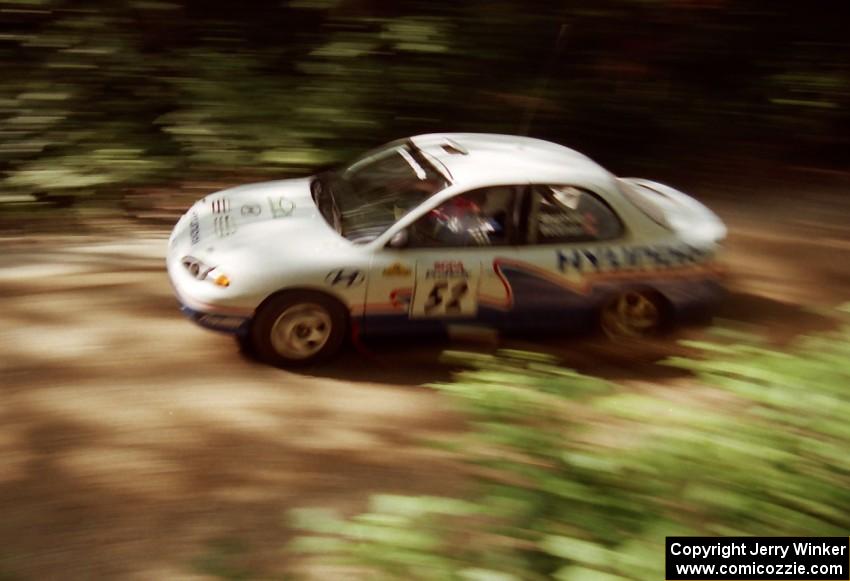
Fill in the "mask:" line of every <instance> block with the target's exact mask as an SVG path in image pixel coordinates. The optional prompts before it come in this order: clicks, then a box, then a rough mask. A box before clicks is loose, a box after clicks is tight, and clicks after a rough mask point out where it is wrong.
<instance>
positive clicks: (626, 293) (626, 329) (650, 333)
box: [599, 288, 671, 340]
mask: <svg viewBox="0 0 850 581" xmlns="http://www.w3.org/2000/svg"><path fill="white" fill-rule="evenodd" d="M630 315H631V317H630ZM629 318H631V319H632V321H631V322H630V321H629V320H628V319H629ZM670 321H671V307H670V303H669V302H668V301H667V299H666V298H664V296H663V295H661V293H659V292H658V291H656V290H653V289H650V288H628V289H623V290H622V291H620V292H618V293H616V294H614V295H612V296H611V297H609V298H608V300H606V301H605V302H604V303H603V304H602V306H601V307H600V309H599V327H600V329H601V330H602V332H603V333H604V334H605V335H607V336H608V337H609V338H611V339H614V340H634V339H643V338H647V337H656V336H658V335H660V334H661V333H663V332H664V331H666V330H668V329H669V326H670Z"/></svg>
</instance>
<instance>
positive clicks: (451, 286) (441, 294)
mask: <svg viewBox="0 0 850 581" xmlns="http://www.w3.org/2000/svg"><path fill="white" fill-rule="evenodd" d="M468 292H469V284H468V283H467V282H466V280H458V281H451V282H450V281H447V280H438V281H436V282H434V286H433V287H432V288H431V292H430V293H428V300H427V301H425V306H424V309H425V314H426V315H434V314H437V312H438V311H440V309H441V308H442V310H443V312H444V313H445V314H447V315H453V314H460V313H461V304H460V302H461V301H462V300H463V297H465V296H466V294H467V293H468Z"/></svg>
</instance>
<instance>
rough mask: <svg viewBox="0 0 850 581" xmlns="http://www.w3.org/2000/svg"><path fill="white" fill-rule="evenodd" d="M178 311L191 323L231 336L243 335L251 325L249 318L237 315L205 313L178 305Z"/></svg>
mask: <svg viewBox="0 0 850 581" xmlns="http://www.w3.org/2000/svg"><path fill="white" fill-rule="evenodd" d="M180 310H181V311H182V312H183V314H184V315H186V317H188V318H189V320H190V321H192V322H193V323H195V324H197V325H199V326H201V327H203V328H205V329H210V330H212V331H218V332H220V333H229V334H232V335H243V334H245V333H247V332H248V327H249V326H250V324H251V318H250V317H243V316H238V315H225V314H221V313H205V312H203V311H198V310H196V309H193V308H192V307H189V306H187V305H185V304H183V303H180Z"/></svg>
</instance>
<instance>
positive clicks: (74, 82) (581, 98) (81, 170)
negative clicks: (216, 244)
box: [0, 0, 850, 201]
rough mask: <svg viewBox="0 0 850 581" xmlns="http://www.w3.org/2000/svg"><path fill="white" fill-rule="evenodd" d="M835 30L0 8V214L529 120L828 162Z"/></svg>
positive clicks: (842, 79) (699, 9)
mask: <svg viewBox="0 0 850 581" xmlns="http://www.w3.org/2000/svg"><path fill="white" fill-rule="evenodd" d="M841 24H842V23H841V19H836V18H833V17H832V16H831V14H830V13H829V11H817V10H811V9H810V8H809V7H808V6H806V5H805V4H800V5H799V6H796V5H793V3H775V5H770V6H766V5H765V3H764V2H760V1H757V0H738V1H736V2H734V3H733V2H727V1H726V0H712V1H702V2H682V1H679V0H675V1H674V0H653V1H647V0H600V1H597V2H594V3H592V6H590V4H588V3H581V2H563V1H561V0H542V1H539V2H535V3H534V5H533V6H531V5H529V3H528V2H524V1H522V0H505V1H501V2H498V3H493V2H484V1H481V0H476V1H472V2H460V3H458V2H425V1H424V0H403V1H401V2H392V3H375V2H351V1H343V0H289V1H281V0H256V1H255V2H252V3H251V5H250V7H246V6H242V5H240V4H238V3H226V2H211V1H209V0H203V1H202V0H173V1H160V0H110V1H108V2H107V1H106V0H76V1H73V2H72V1H70V0H0V65H2V67H3V71H4V74H3V77H2V79H0V201H2V197H3V196H5V195H14V196H18V197H20V196H21V195H27V194H50V195H63V196H68V195H71V196H74V195H88V194H93V193H99V192H113V193H114V192H115V190H116V189H119V188H122V187H125V186H128V185H133V184H140V183H149V182H163V181H166V180H173V179H175V178H178V177H180V178H185V179H191V178H194V177H197V176H203V177H207V176H208V175H209V174H210V173H211V172H219V171H226V172H229V173H233V172H238V171H243V170H244V171H249V170H250V172H251V173H257V172H266V173H269V174H272V173H274V174H282V173H295V172H306V171H308V170H310V169H312V168H314V167H316V166H317V165H322V164H325V163H328V162H334V161H339V160H341V159H343V158H345V157H348V156H349V155H351V154H352V153H353V152H355V151H360V150H362V149H363V148H366V147H369V146H374V145H377V144H378V143H381V142H384V141H388V140H390V139H393V138H397V137H400V136H402V135H409V134H415V133H427V132H432V131H445V130H472V131H491V132H508V133H513V132H517V131H520V130H521V129H522V128H523V127H524V120H526V119H530V118H531V117H532V116H533V117H534V119H535V123H534V125H533V126H532V127H531V132H532V133H533V134H535V135H538V136H540V137H546V138H551V139H554V140H556V141H561V142H564V143H567V144H570V145H572V146H574V147H577V148H578V149H581V150H586V151H588V152H589V153H591V154H593V155H594V156H595V157H598V158H599V159H600V161H602V162H603V163H609V162H611V163H613V162H615V161H616V162H617V165H618V166H619V167H620V168H622V167H623V165H624V164H626V163H628V162H629V161H631V162H633V164H632V166H635V165H640V164H645V163H649V162H650V161H651V160H652V159H653V158H657V157H658V154H659V153H667V154H671V155H675V156H682V155H683V153H684V152H685V151H687V148H682V147H681V144H682V143H687V144H688V145H689V147H692V146H693V147H696V146H697V145H698V144H701V146H702V148H703V151H694V152H693V156H694V158H695V159H699V158H700V156H703V155H704V153H705V152H711V151H717V150H718V149H719V146H722V149H723V151H728V150H729V146H730V144H735V143H736V142H739V141H740V140H741V138H742V136H746V140H747V141H748V142H752V143H772V142H775V141H777V140H787V141H789V142H793V145H794V148H795V154H796V156H797V157H798V158H799V154H800V151H801V149H802V148H805V147H809V148H815V149H814V151H815V152H816V153H820V154H821V155H820V156H819V157H820V158H821V159H823V158H824V157H825V155H824V152H827V153H826V155H827V156H833V157H835V156H837V155H838V154H837V153H835V152H839V151H847V150H848V148H847V147H846V145H847V142H846V141H847V137H846V136H847V134H848V132H847V130H846V129H847V122H848V116H847V111H848V110H850V108H849V107H848V106H847V105H848V98H850V90H848V88H849V87H850V75H848V69H847V67H846V63H845V62H844V61H843V60H842V59H841V58H840V57H841V55H844V54H846V52H847V38H846V33H845V32H844V30H843V27H842V26H841ZM562 26H565V27H566V28H565V30H566V34H565V37H564V38H563V42H562V43H561V44H559V45H558V46H557V47H556V38H558V35H559V31H560V30H561V29H562ZM532 112H533V113H534V115H531V113H532ZM667 144H672V145H667ZM665 148H666V149H665ZM728 154H729V155H731V154H732V152H729V153H728ZM845 157H846V154H845ZM835 161H840V160H838V159H836V160H835Z"/></svg>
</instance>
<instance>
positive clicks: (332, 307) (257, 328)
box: [251, 291, 348, 367]
mask: <svg viewBox="0 0 850 581" xmlns="http://www.w3.org/2000/svg"><path fill="white" fill-rule="evenodd" d="M347 328H348V318H347V313H346V310H345V307H344V306H343V305H342V304H340V303H339V302H338V301H337V300H335V299H333V298H331V297H329V296H327V295H325V294H322V293H319V292H311V291H292V292H286V293H281V294H280V295H277V296H275V297H273V298H272V299H270V300H269V301H267V302H266V303H265V304H264V305H263V306H262V307H261V308H260V310H259V311H258V313H257V316H256V318H255V319H254V324H253V325H252V327H251V343H252V344H253V346H254V349H255V351H256V353H257V355H258V356H259V357H260V359H262V360H263V361H265V362H267V363H271V364H272V365H276V366H278V367H296V366H302V365H311V364H314V363H320V362H322V361H326V360H328V359H330V358H331V357H332V356H333V355H335V354H336V353H337V352H338V351H339V349H340V348H341V347H342V344H343V342H344V340H345V333H346V330H347Z"/></svg>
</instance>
